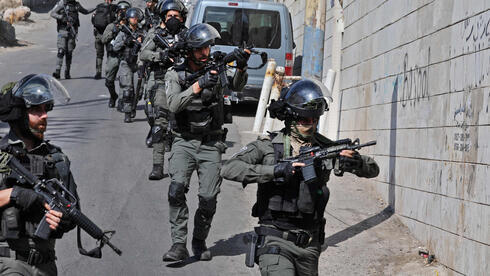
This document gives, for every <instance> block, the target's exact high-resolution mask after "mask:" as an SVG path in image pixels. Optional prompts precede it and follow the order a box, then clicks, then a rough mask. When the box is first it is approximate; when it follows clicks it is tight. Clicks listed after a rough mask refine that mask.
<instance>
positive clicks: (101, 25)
mask: <svg viewBox="0 0 490 276" xmlns="http://www.w3.org/2000/svg"><path fill="white" fill-rule="evenodd" d="M112 13H113V12H112V9H111V5H107V4H104V3H103V4H100V5H98V6H97V8H96V9H95V14H94V16H93V17H92V24H93V25H94V27H95V28H96V29H97V30H98V31H99V32H100V33H103V32H104V30H105V27H107V25H109V23H111V22H112V21H113V20H112V19H113V18H112V17H113V14H112Z"/></svg>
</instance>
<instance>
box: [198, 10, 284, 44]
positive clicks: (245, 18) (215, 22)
mask: <svg viewBox="0 0 490 276" xmlns="http://www.w3.org/2000/svg"><path fill="white" fill-rule="evenodd" d="M204 23H208V24H209V25H211V26H213V27H215V28H216V30H218V32H219V33H220V35H221V39H218V40H217V41H216V44H217V45H230V46H243V43H244V42H245V43H246V44H247V46H249V45H253V46H254V47H256V48H272V49H278V48H279V47H281V21H280V15H279V12H277V11H268V10H253V9H237V8H228V7H207V8H206V10H205V11H204Z"/></svg>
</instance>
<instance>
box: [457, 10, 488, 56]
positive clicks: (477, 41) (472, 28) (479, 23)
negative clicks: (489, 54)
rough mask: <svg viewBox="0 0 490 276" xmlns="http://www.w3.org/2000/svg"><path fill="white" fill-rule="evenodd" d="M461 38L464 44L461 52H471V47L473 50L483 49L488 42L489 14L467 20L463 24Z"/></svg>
mask: <svg viewBox="0 0 490 276" xmlns="http://www.w3.org/2000/svg"><path fill="white" fill-rule="evenodd" d="M461 38H462V39H464V41H465V42H466V44H465V47H466V49H463V52H465V50H466V51H469V50H473V49H471V48H473V47H475V50H479V49H482V48H485V44H488V43H489V42H490V12H486V13H483V14H480V15H478V16H475V17H470V18H467V19H466V20H465V21H464V22H463V30H462V32H461ZM471 46H473V47H471ZM470 47H471V48H470Z"/></svg>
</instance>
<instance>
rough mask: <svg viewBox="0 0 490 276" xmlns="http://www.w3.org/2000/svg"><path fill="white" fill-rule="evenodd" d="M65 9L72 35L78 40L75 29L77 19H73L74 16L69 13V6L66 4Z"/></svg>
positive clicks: (67, 23)
mask: <svg viewBox="0 0 490 276" xmlns="http://www.w3.org/2000/svg"><path fill="white" fill-rule="evenodd" d="M63 11H64V12H65V16H66V25H67V26H68V28H69V32H70V35H71V36H72V37H73V38H75V39H76V40H78V38H77V30H76V29H75V26H73V25H74V24H75V19H73V17H71V16H70V14H69V13H68V6H67V5H65V7H64V8H63Z"/></svg>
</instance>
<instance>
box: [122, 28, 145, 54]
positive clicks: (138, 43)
mask: <svg viewBox="0 0 490 276" xmlns="http://www.w3.org/2000/svg"><path fill="white" fill-rule="evenodd" d="M121 31H123V32H124V33H126V34H128V35H130V36H131V38H132V39H133V42H134V43H136V44H137V45H138V46H139V47H141V42H139V41H138V38H140V37H141V35H140V34H138V33H136V32H133V31H132V30H131V29H130V28H129V27H128V26H127V25H126V24H121ZM139 47H138V49H139Z"/></svg>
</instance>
